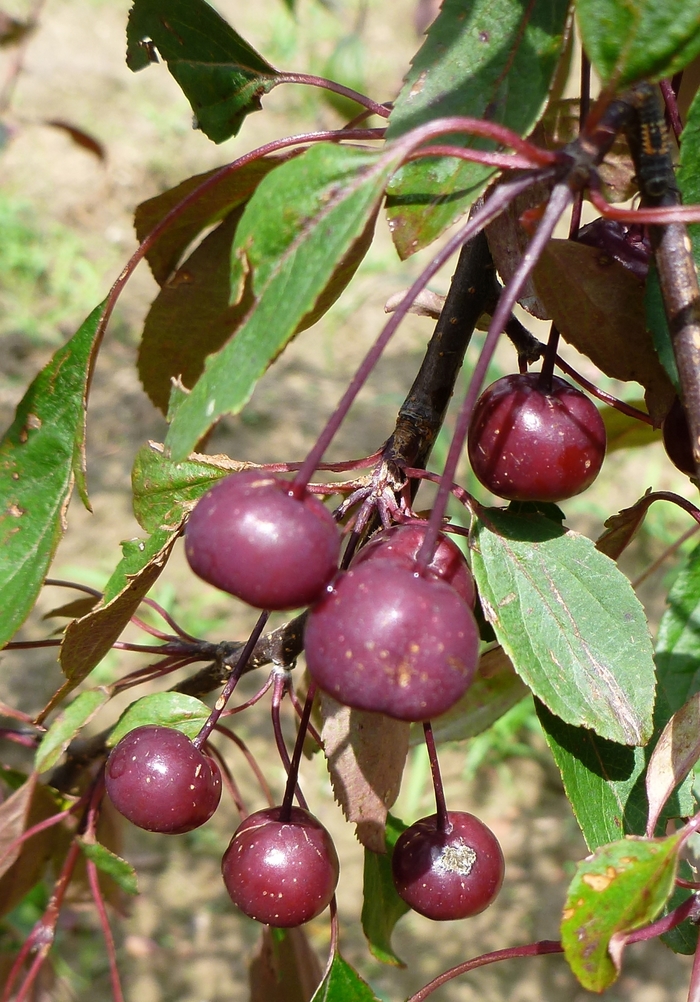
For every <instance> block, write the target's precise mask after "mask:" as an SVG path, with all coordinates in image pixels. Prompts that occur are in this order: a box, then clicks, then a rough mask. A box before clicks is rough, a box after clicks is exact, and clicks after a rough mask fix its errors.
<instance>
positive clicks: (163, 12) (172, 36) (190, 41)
mask: <svg viewBox="0 0 700 1002" xmlns="http://www.w3.org/2000/svg"><path fill="white" fill-rule="evenodd" d="M126 39H127V49H126V62H127V66H128V67H129V69H131V70H134V71H136V70H142V69H144V67H146V66H148V65H149V63H150V62H151V61H152V55H151V51H152V46H155V48H156V49H157V50H158V52H159V53H160V55H161V56H162V57H163V59H164V60H165V61H166V63H167V64H168V69H169V70H170V72H171V73H172V75H173V76H174V78H175V79H176V80H177V82H178V84H179V85H180V87H181V88H182V91H183V93H184V95H185V97H186V98H187V100H188V101H189V102H190V104H191V105H192V110H193V111H194V114H195V119H196V123H197V127H198V128H200V129H201V130H202V131H203V132H204V133H205V135H206V136H208V137H209V139H211V140H212V141H213V142H215V143H221V142H223V141H224V140H225V139H229V138H230V137H231V136H235V135H236V134H237V132H238V130H239V129H240V127H241V125H242V124H243V121H244V119H245V117H246V115H249V114H250V113H251V112H253V111H259V110H260V107H261V104H260V98H261V97H262V95H263V94H266V93H268V92H269V91H270V90H272V88H273V87H274V86H275V84H277V83H279V80H278V76H279V74H278V72H277V70H276V69H275V68H274V67H273V66H271V65H270V64H269V63H268V62H267V61H266V60H265V59H263V58H262V56H260V55H259V54H258V53H257V52H256V51H255V49H253V48H252V47H251V46H250V45H249V44H248V43H247V42H246V41H245V39H243V38H241V36H240V35H239V34H238V33H237V32H236V31H234V30H233V28H232V27H231V26H230V25H229V24H227V22H226V21H224V19H223V18H222V17H220V15H219V14H217V13H216V11H215V10H214V8H213V7H210V6H209V4H207V3H204V0H136V2H135V3H134V5H133V7H132V8H131V12H130V14H129V23H128V26H127V30H126Z"/></svg>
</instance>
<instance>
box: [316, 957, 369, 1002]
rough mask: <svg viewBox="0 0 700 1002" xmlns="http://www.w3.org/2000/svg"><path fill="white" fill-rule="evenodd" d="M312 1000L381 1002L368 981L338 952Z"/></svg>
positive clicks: (326, 1001)
mask: <svg viewBox="0 0 700 1002" xmlns="http://www.w3.org/2000/svg"><path fill="white" fill-rule="evenodd" d="M311 1002H379V999H378V998H377V996H376V995H375V994H374V992H373V991H372V989H371V988H370V986H369V985H368V984H367V982H366V981H363V980H362V978H361V977H360V975H359V974H358V973H357V971H356V970H355V969H354V968H353V967H351V966H350V964H348V962H347V961H346V960H343V958H342V957H341V956H340V954H339V953H336V954H335V956H334V957H333V962H332V964H331V966H330V969H329V970H328V973H327V974H326V976H325V978H324V979H323V981H322V982H321V984H320V985H319V986H318V988H317V989H316V991H315V992H314V995H313V998H312V999H311Z"/></svg>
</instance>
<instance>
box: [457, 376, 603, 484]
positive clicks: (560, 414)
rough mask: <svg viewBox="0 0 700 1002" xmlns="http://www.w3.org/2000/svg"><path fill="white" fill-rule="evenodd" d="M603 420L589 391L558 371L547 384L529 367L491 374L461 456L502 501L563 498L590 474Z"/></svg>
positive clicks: (599, 460) (595, 467)
mask: <svg viewBox="0 0 700 1002" xmlns="http://www.w3.org/2000/svg"><path fill="white" fill-rule="evenodd" d="M605 444H606V437H605V425H604V424H603V419H602V418H601V416H600V414H599V413H598V408H597V407H596V406H595V404H594V403H593V402H592V401H591V400H589V398H588V397H587V396H586V395H585V394H584V393H581V391H580V390H577V389H576V387H574V386H572V385H571V384H570V383H567V382H566V380H564V379H560V378H559V377H558V376H553V377H552V387H551V390H549V391H546V390H544V389H542V387H541V386H540V374H539V373H537V372H527V373H516V374H514V375H511V376H504V377H503V378H502V379H498V380H496V382H495V383H492V384H491V386H489V387H487V389H486V390H484V392H483V393H482V395H481V396H480V398H479V400H478V401H477V403H476V407H475V408H474V414H473V416H472V420H471V424H470V427H469V438H468V446H467V447H468V451H469V461H470V462H471V465H472V469H473V470H474V473H475V475H476V476H477V478H478V479H479V481H480V482H481V483H482V484H483V485H484V487H486V488H488V490H490V491H491V492H492V493H493V494H496V495H497V496H498V497H501V498H506V499H507V500H509V501H563V500H564V499H565V498H570V497H573V496H574V495H575V494H580V493H581V491H585V490H586V488H587V487H590V485H591V484H592V483H593V481H594V480H595V478H596V477H597V476H598V473H599V471H600V468H601V466H602V464H603V459H604V457H605Z"/></svg>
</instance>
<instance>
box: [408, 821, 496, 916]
mask: <svg viewBox="0 0 700 1002" xmlns="http://www.w3.org/2000/svg"><path fill="white" fill-rule="evenodd" d="M448 821H449V824H448V830H447V831H444V832H443V831H439V830H438V828H437V815H435V814H433V815H431V816H430V817H428V818H422V819H421V820H420V821H416V823H415V824H413V825H411V827H410V828H407V829H406V831H405V832H402V834H401V835H400V836H399V838H398V840H397V842H396V846H395V847H394V855H393V857H392V863H391V865H392V873H393V877H394V885H395V887H396V890H397V891H398V893H399V894H400V895H401V897H402V898H403V900H404V901H405V902H406V904H408V905H410V907H411V908H413V910H414V911H416V912H419V913H420V914H421V915H425V916H426V917H427V918H431V919H436V920H438V921H445V920H449V919H462V918H468V917H469V916H470V915H477V914H478V913H479V912H482V911H483V910H484V909H485V908H488V906H489V905H490V904H491V902H492V901H493V900H494V898H495V897H496V895H497V894H498V892H499V890H500V888H501V884H502V883H503V873H504V870H505V863H504V860H503V853H502V852H501V847H500V845H499V844H498V839H497V838H496V836H495V835H494V834H493V832H492V831H491V829H490V828H487V827H486V825H485V824H484V823H483V821H480V820H479V819H478V818H476V817H474V815H473V814H467V813H465V812H463V811H450V812H449V813H448Z"/></svg>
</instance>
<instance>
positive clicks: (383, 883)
mask: <svg viewBox="0 0 700 1002" xmlns="http://www.w3.org/2000/svg"><path fill="white" fill-rule="evenodd" d="M407 827H408V825H405V824H404V823H403V821H401V820H400V819H399V818H395V817H393V815H391V814H388V815H387V819H386V836H385V837H386V853H382V854H380V853H377V852H372V851H371V850H370V849H365V869H364V880H363V886H362V895H363V896H362V931H363V932H364V934H365V936H366V937H367V944H368V946H369V948H370V950H371V952H372V954H373V955H374V956H375V957H376V958H377V960H381V962H382V963H383V964H392V965H393V966H394V967H405V966H406V965H405V964H404V962H403V960H401V959H400V957H397V955H396V954H395V953H394V950H393V948H392V946H391V934H392V932H393V931H394V926H395V925H396V923H397V922H398V921H399V919H400V918H401V916H402V915H405V914H406V912H407V911H410V909H409V907H408V905H407V904H406V902H405V901H404V900H403V898H400V897H399V895H398V894H397V892H396V888H395V887H394V879H393V877H392V875H391V857H392V854H393V852H394V846H395V845H396V840H397V839H398V837H399V835H400V834H401V832H404V831H406V828H407Z"/></svg>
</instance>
